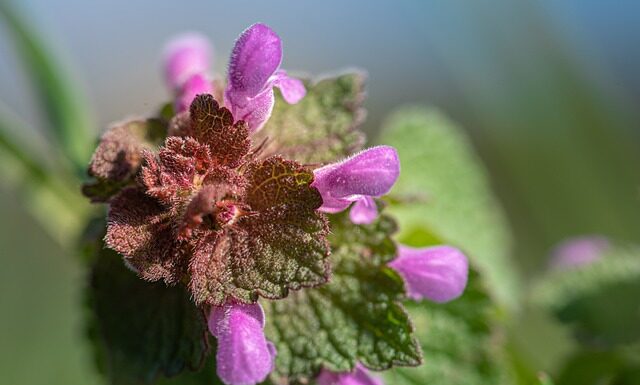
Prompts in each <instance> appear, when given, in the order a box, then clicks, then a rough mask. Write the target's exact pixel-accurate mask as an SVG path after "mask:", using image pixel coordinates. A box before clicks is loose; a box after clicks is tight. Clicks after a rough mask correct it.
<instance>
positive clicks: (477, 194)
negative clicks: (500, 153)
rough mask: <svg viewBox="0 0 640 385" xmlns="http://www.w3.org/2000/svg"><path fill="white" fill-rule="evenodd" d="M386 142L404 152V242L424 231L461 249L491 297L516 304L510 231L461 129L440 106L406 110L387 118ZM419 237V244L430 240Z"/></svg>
mask: <svg viewBox="0 0 640 385" xmlns="http://www.w3.org/2000/svg"><path fill="white" fill-rule="evenodd" d="M379 142H380V143H384V144H388V145H391V146H394V147H396V148H397V150H398V153H399V155H400V161H401V166H402V172H401V174H400V178H399V180H398V182H397V183H396V185H395V186H394V188H393V190H392V194H393V198H394V199H393V201H392V202H391V203H392V204H391V205H390V207H389V208H388V211H389V213H390V214H392V215H395V216H396V217H397V218H398V221H399V223H400V229H401V233H400V235H399V238H400V240H403V241H405V240H406V239H407V238H408V237H409V236H410V235H411V234H413V233H416V232H422V233H427V234H433V235H435V236H436V237H437V238H439V239H441V240H442V241H443V242H444V243H448V244H452V245H454V246H457V247H459V248H461V249H462V250H463V251H464V252H465V253H466V254H467V255H468V256H469V258H470V259H471V262H472V263H473V264H474V265H475V266H476V267H477V268H478V269H479V271H480V273H481V274H482V276H483V277H484V278H485V279H486V280H487V284H488V288H489V290H490V292H491V293H492V295H495V297H496V299H497V300H498V301H499V302H500V303H503V304H506V305H515V304H516V298H517V294H518V290H517V289H518V288H517V280H516V279H517V276H516V272H515V271H514V269H513V267H512V265H511V263H510V261H509V257H510V252H511V234H510V232H509V229H508V227H507V223H506V221H505V217H504V215H503V212H502V210H501V208H500V206H499V205H498V202H497V201H496V199H495V198H494V196H493V194H492V192H491V190H490V188H489V182H488V179H487V173H486V171H485V169H484V168H483V167H482V164H481V162H480V159H479V158H478V157H477V155H476V154H475V152H474V151H473V148H472V146H471V143H470V142H469V140H468V138H467V137H466V136H465V134H464V133H463V132H462V130H461V129H460V128H459V127H457V126H456V125H454V124H453V123H452V122H451V121H449V120H448V119H446V118H445V117H444V116H442V115H441V114H439V113H438V112H436V111H433V110H427V109H420V108H413V109H404V110H401V111H398V112H397V113H396V114H395V115H394V116H393V117H392V118H391V119H390V120H389V121H388V122H387V124H386V125H385V128H384V130H383V132H382V136H381V138H380V139H379ZM414 240H415V238H414ZM417 240H418V242H417V244H414V246H424V243H423V241H421V240H420V238H417Z"/></svg>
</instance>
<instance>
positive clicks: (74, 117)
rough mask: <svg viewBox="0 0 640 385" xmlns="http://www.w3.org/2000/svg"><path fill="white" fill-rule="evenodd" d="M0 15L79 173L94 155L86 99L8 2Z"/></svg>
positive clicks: (0, 6)
mask: <svg viewBox="0 0 640 385" xmlns="http://www.w3.org/2000/svg"><path fill="white" fill-rule="evenodd" d="M0 17H3V18H4V20H5V21H6V25H7V27H8V29H9V31H10V32H11V33H12V35H13V38H14V41H15V44H16V48H17V49H18V53H19V54H20V56H21V59H22V61H23V63H24V64H25V67H26V68H27V70H28V75H29V77H30V78H31V82H32V83H33V86H34V87H35V88H36V91H37V95H38V97H39V99H40V103H41V105H42V108H44V110H45V112H46V114H47V118H48V120H49V127H50V128H51V129H52V130H53V134H54V138H55V139H56V141H57V142H58V143H59V144H60V146H61V147H62V149H63V152H64V153H65V154H66V155H67V156H68V157H69V159H70V160H71V162H72V164H73V165H74V166H75V168H76V170H77V171H78V172H80V171H81V170H83V169H84V166H85V164H86V162H87V160H88V159H89V155H90V154H91V143H92V139H91V137H92V123H91V120H90V118H89V116H88V114H87V107H86V105H85V103H84V100H85V98H84V97H82V96H81V95H79V94H78V91H77V90H76V89H75V87H74V85H73V83H72V82H71V80H70V79H69V77H68V76H67V74H66V73H65V71H63V69H62V66H61V65H60V64H59V63H58V62H57V61H56V59H55V58H54V57H53V55H52V54H51V53H50V52H49V51H48V50H47V48H46V46H45V44H44V42H43V41H42V40H41V37H40V36H39V35H38V33H37V32H36V31H34V30H33V29H31V28H30V26H29V24H28V23H27V22H26V21H25V20H23V19H22V17H21V15H19V13H18V12H16V10H15V9H13V7H12V6H11V5H10V2H9V1H1V2H0Z"/></svg>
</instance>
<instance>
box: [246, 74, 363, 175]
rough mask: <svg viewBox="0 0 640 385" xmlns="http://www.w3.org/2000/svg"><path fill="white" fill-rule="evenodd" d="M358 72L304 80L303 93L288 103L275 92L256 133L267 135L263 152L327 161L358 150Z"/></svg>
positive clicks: (360, 96) (360, 112)
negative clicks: (270, 109) (268, 112)
mask: <svg viewBox="0 0 640 385" xmlns="http://www.w3.org/2000/svg"><path fill="white" fill-rule="evenodd" d="M364 81H365V76H364V75H363V74H362V73H357V72H356V73H349V74H344V75H340V76H336V77H332V78H326V79H322V80H319V81H317V82H311V81H309V80H307V81H305V82H304V83H305V87H306V88H307V94H306V96H305V97H304V98H303V99H302V100H301V101H300V102H298V103H297V104H288V103H286V102H285V101H284V100H283V99H282V96H281V95H280V94H279V93H278V95H277V99H276V103H275V107H274V109H273V113H272V115H271V117H270V118H269V121H268V122H267V124H266V125H265V127H264V128H263V129H262V131H260V132H259V133H258V134H256V139H255V140H256V142H259V141H260V140H261V139H262V138H265V137H267V138H269V142H268V145H267V146H266V148H265V153H266V154H281V155H284V156H285V157H287V158H291V159H295V160H297V161H299V162H301V163H329V162H333V161H336V160H338V159H341V158H344V157H346V156H348V155H351V154H353V153H354V152H356V151H358V150H360V149H361V148H362V145H363V143H364V135H363V134H362V132H360V131H359V130H358V126H359V125H360V123H362V120H363V119H364V115H365V112H364V109H363V108H362V102H363V100H364Z"/></svg>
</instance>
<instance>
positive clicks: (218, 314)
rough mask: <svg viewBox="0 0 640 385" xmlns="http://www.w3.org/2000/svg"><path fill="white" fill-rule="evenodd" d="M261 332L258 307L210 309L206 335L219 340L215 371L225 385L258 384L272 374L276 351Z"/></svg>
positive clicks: (261, 326)
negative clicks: (211, 335)
mask: <svg viewBox="0 0 640 385" xmlns="http://www.w3.org/2000/svg"><path fill="white" fill-rule="evenodd" d="M263 328H264V312H263V311H262V307H261V306H260V305H259V304H257V303H254V304H250V305H245V304H227V305H224V306H219V307H218V306H214V307H213V308H212V309H211V313H210V314H209V331H210V332H211V334H213V335H214V336H215V337H216V338H217V339H218V351H217V353H216V363H217V371H218V377H220V378H221V379H222V381H224V383H225V384H228V385H253V384H257V383H259V382H262V381H264V380H265V378H267V375H269V373H270V372H271V371H272V370H273V366H274V358H275V355H276V351H275V347H274V346H273V344H272V343H271V342H269V341H267V339H266V338H265V336H264V331H263Z"/></svg>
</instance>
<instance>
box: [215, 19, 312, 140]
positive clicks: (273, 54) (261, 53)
mask: <svg viewBox="0 0 640 385" xmlns="http://www.w3.org/2000/svg"><path fill="white" fill-rule="evenodd" d="M281 62H282V41H281V40H280V37H279V36H278V35H277V34H276V33H275V32H274V31H273V30H272V29H271V28H269V27H268V26H266V25H264V24H260V23H257V24H254V25H252V26H251V27H249V28H247V29H246V30H245V31H244V32H242V34H241V35H240V37H239V38H238V40H237V41H236V44H235V46H234V47H233V51H232V52H231V59H230V62H229V74H228V79H227V88H226V90H225V92H224V103H225V106H226V107H227V108H229V109H230V110H231V113H232V114H233V117H234V119H235V120H236V121H237V120H244V121H245V122H247V124H248V125H249V130H250V131H251V132H255V131H258V130H259V129H260V128H262V126H263V125H264V123H265V122H266V121H267V119H269V116H271V111H272V110H273V104H274V95H273V87H274V86H275V87H279V88H280V91H281V92H282V96H283V98H284V100H285V101H286V102H287V103H291V104H294V103H297V102H299V101H300V99H302V98H303V97H304V95H305V94H306V90H305V88H304V85H303V84H302V82H301V81H300V80H298V79H294V78H291V77H289V76H287V74H286V72H285V71H283V70H280V69H279V68H280V63H281Z"/></svg>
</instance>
